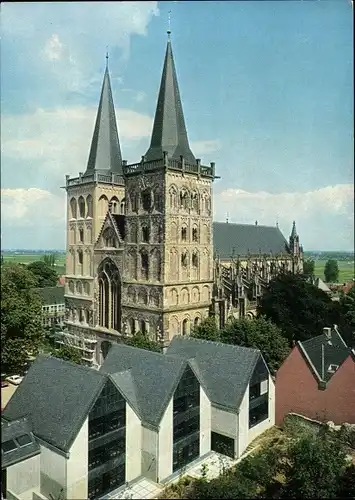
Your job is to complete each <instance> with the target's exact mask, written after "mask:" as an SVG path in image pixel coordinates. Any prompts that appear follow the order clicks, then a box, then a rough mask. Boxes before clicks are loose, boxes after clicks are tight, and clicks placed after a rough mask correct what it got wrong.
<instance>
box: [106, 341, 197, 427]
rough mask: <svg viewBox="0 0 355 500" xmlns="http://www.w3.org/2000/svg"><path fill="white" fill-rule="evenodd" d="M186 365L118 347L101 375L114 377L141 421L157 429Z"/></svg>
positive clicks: (113, 349)
mask: <svg viewBox="0 0 355 500" xmlns="http://www.w3.org/2000/svg"><path fill="white" fill-rule="evenodd" d="M186 365H187V362H186V360H185V359H184V358H178V357H175V356H169V357H168V356H165V355H164V354H160V353H157V352H152V351H147V350H145V349H138V348H137V347H131V346H128V345H126V344H116V345H113V346H112V347H111V349H110V351H109V353H108V355H107V357H106V359H105V360H104V362H103V365H102V366H101V368H100V372H101V373H109V374H111V378H112V380H113V381H114V382H115V383H116V385H117V386H118V387H120V388H121V390H122V393H123V394H124V395H125V397H126V398H127V400H128V401H129V403H130V404H131V406H132V408H133V409H134V411H135V412H136V413H137V414H138V415H139V416H140V417H141V419H142V421H143V422H145V423H148V424H151V425H153V426H155V427H157V426H158V425H159V423H160V421H161V418H162V416H163V414H164V411H165V410H166V408H167V406H168V404H169V401H170V399H171V396H172V394H173V392H174V390H175V387H176V386H177V384H178V382H179V380H180V377H181V375H182V373H183V371H184V369H185V367H186Z"/></svg>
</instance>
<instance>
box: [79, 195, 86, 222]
mask: <svg viewBox="0 0 355 500" xmlns="http://www.w3.org/2000/svg"><path fill="white" fill-rule="evenodd" d="M78 205H79V217H80V218H81V219H85V200H84V198H83V197H82V196H80V197H79V199H78Z"/></svg>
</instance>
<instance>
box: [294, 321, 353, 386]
mask: <svg viewBox="0 0 355 500" xmlns="http://www.w3.org/2000/svg"><path fill="white" fill-rule="evenodd" d="M297 345H298V347H299V349H300V352H301V354H302V355H303V357H304V358H305V360H306V362H307V363H308V365H309V366H310V368H311V369H312V371H313V373H314V375H315V376H316V378H317V379H318V380H324V381H325V382H328V381H329V380H330V379H331V378H332V376H333V374H334V371H329V367H330V365H334V367H335V366H336V367H340V366H341V364H342V363H343V362H344V361H345V360H346V358H347V357H348V356H349V355H350V353H351V350H350V348H349V347H348V346H347V345H346V343H345V342H344V340H343V338H342V337H341V335H340V333H339V332H338V330H337V328H336V327H335V328H332V329H331V331H330V335H329V336H328V335H327V334H326V333H323V334H322V335H318V336H317V337H313V338H312V339H309V340H305V341H304V342H298V343H297ZM322 346H323V348H322ZM323 363H324V364H323ZM323 366H324V374H323V373H322V372H323ZM335 371H336V370H335Z"/></svg>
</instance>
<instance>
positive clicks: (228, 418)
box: [211, 406, 239, 457]
mask: <svg viewBox="0 0 355 500" xmlns="http://www.w3.org/2000/svg"><path fill="white" fill-rule="evenodd" d="M211 431H212V432H217V433H218V434H221V435H222V436H227V437H229V438H232V439H234V454H235V456H236V457H238V456H239V455H238V415H237V414H236V413H231V412H229V411H226V410H222V409H220V408H215V407H214V406H212V407H211Z"/></svg>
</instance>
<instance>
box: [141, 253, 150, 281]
mask: <svg viewBox="0 0 355 500" xmlns="http://www.w3.org/2000/svg"><path fill="white" fill-rule="evenodd" d="M141 273H142V278H143V279H145V280H147V279H148V278H149V258H148V254H147V252H141Z"/></svg>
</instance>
